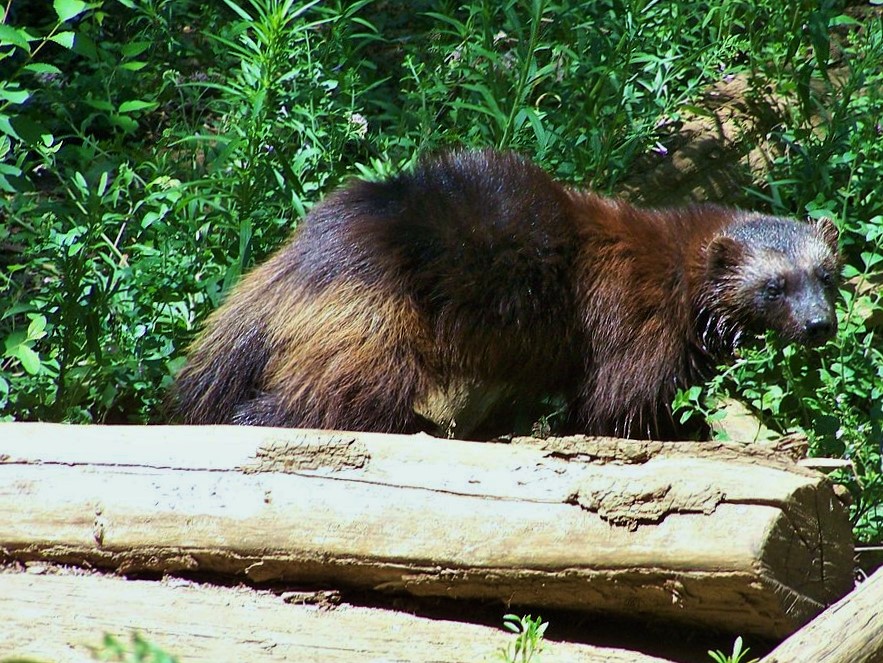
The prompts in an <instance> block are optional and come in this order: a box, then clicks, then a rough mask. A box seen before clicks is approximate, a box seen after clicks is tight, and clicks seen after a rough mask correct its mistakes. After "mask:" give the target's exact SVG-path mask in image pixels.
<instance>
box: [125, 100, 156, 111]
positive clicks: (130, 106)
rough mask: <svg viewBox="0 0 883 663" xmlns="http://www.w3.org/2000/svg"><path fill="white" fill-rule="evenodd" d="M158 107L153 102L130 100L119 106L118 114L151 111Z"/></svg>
mask: <svg viewBox="0 0 883 663" xmlns="http://www.w3.org/2000/svg"><path fill="white" fill-rule="evenodd" d="M157 106H159V104H158V103H156V102H155V101H141V100H140V99H132V100H131V101H124V102H123V103H121V104H120V108H119V112H120V113H133V112H135V111H141V110H153V109H154V108H156V107H157Z"/></svg>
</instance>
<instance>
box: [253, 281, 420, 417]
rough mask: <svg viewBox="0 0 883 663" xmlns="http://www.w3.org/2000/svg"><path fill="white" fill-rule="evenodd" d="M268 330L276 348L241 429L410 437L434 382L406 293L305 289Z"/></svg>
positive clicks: (351, 287) (349, 287)
mask: <svg viewBox="0 0 883 663" xmlns="http://www.w3.org/2000/svg"><path fill="white" fill-rule="evenodd" d="M293 296H294V298H295V301H289V302H287V305H286V306H285V307H284V308H283V307H279V308H277V310H276V313H275V315H274V316H273V317H272V319H271V321H270V324H269V325H268V334H269V345H270V347H271V348H272V354H271V358H270V361H269V362H268V364H267V368H266V372H265V375H264V379H263V381H262V382H263V384H262V393H260V394H257V395H256V396H255V398H253V399H251V400H249V401H247V402H245V403H242V404H241V406H240V407H239V408H238V410H237V413H236V419H237V421H238V422H240V423H258V424H261V425H275V426H300V427H307V428H326V429H338V430H372V431H382V432H399V433H412V432H416V431H418V430H422V429H425V427H426V420H425V419H423V418H422V417H421V416H420V415H419V414H417V413H416V412H415V411H414V403H415V400H416V399H417V398H418V397H419V395H420V394H421V393H423V392H424V391H425V389H426V383H427V381H428V380H429V369H428V368H427V366H428V363H427V356H428V352H429V348H430V344H429V333H428V326H427V324H426V321H425V320H424V319H423V317H422V316H421V314H420V312H419V311H418V309H417V307H416V306H415V304H414V303H413V301H412V300H411V299H410V298H409V297H408V296H407V295H404V294H401V293H396V292H390V291H389V290H387V289H384V288H381V287H379V286H377V285H373V286H371V285H366V284H341V283H332V284H331V285H329V286H326V287H325V288H323V289H322V290H320V291H319V292H315V291H306V290H303V291H301V292H298V293H296V294H294V295H293Z"/></svg>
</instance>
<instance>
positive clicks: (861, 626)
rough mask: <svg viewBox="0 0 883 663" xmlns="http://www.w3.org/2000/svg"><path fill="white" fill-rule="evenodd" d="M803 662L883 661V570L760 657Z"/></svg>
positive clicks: (769, 661)
mask: <svg viewBox="0 0 883 663" xmlns="http://www.w3.org/2000/svg"><path fill="white" fill-rule="evenodd" d="M806 661H812V662H813V663H879V662H880V661H883V569H879V570H878V571H877V572H876V573H875V574H874V575H873V576H871V577H870V578H868V579H867V580H865V581H864V582H863V583H861V584H860V585H859V586H858V587H857V588H856V589H855V591H853V592H851V593H850V594H847V595H846V596H845V597H843V598H842V599H840V601H838V602H837V603H836V604H835V605H833V606H831V607H830V608H828V609H827V610H825V611H824V612H823V613H822V614H820V615H819V616H818V617H816V618H815V619H814V620H813V621H812V622H810V623H809V624H808V625H807V626H804V627H803V628H802V629H800V630H799V631H798V632H797V633H795V634H794V635H792V636H791V637H790V638H788V639H787V640H785V641H784V642H783V643H781V644H780V645H779V646H778V647H776V648H775V649H774V650H773V651H772V652H770V654H769V655H768V656H766V657H765V658H763V659H762V663H805V662H806Z"/></svg>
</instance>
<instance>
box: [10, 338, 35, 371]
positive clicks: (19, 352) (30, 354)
mask: <svg viewBox="0 0 883 663" xmlns="http://www.w3.org/2000/svg"><path fill="white" fill-rule="evenodd" d="M12 354H13V356H15V357H17V358H18V360H19V361H20V362H21V365H22V366H23V367H24V369H25V370H26V371H27V372H28V373H30V374H31V375H36V374H37V373H39V372H40V366H41V363H40V355H38V354H37V353H36V352H34V351H33V350H31V349H30V348H29V347H28V346H26V345H19V346H16V347H15V348H14V349H13V351H12Z"/></svg>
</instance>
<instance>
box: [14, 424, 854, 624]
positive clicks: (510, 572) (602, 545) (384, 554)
mask: <svg viewBox="0 0 883 663" xmlns="http://www.w3.org/2000/svg"><path fill="white" fill-rule="evenodd" d="M0 513H3V514H4V518H2V519H0V559H3V558H5V559H7V560H22V561H27V560H40V559H43V560H49V561H54V562H62V563H69V564H78V565H94V566H96V567H103V568H109V569H115V570H119V571H121V572H124V573H128V574H135V573H140V572H159V573H187V572H195V571H200V572H211V573H221V574H231V575H234V576H244V577H246V578H248V579H249V580H251V581H253V582H258V583H260V582H264V581H281V582H290V583H311V584H324V585H328V586H337V587H357V588H374V589H383V590H388V591H396V592H402V593H410V594H412V595H415V596H447V597H452V598H480V599H485V600H486V599H496V600H499V601H502V602H505V603H506V604H510V605H522V606H534V607H537V608H541V609H545V608H567V609H575V610H587V611H602V612H605V613H609V614H620V615H625V616H629V617H636V616H642V615H652V616H654V617H655V618H657V619H674V620H679V621H684V622H688V623H690V624H703V625H709V626H712V627H717V628H723V629H726V630H730V631H733V632H738V633H742V634H749V633H756V634H761V635H765V636H771V637H783V636H785V635H787V634H789V633H791V632H792V631H794V630H795V629H796V628H798V627H799V626H801V625H802V624H804V623H805V622H807V621H808V620H809V619H811V618H812V617H813V616H814V615H815V614H817V613H818V612H820V611H821V610H822V609H823V608H824V607H825V606H826V605H828V604H830V603H832V602H834V601H836V600H837V599H839V598H840V597H841V596H842V595H843V594H844V593H845V592H847V591H848V590H849V589H850V588H851V586H852V557H853V552H852V551H853V548H852V540H851V534H850V527H849V522H848V519H847V516H846V512H845V509H844V508H843V506H842V505H841V504H840V502H839V500H838V499H837V497H836V496H835V495H834V492H833V490H832V487H831V484H830V482H829V481H828V480H827V479H826V478H825V477H823V476H821V475H819V474H817V473H815V472H812V471H810V470H807V469H804V468H801V467H799V466H797V465H796V464H795V463H794V462H793V461H792V460H791V459H790V458H788V457H786V456H783V455H781V454H776V453H775V452H773V451H771V450H770V449H768V448H764V447H761V446H757V445H748V446H740V445H732V444H728V445H724V444H719V443H660V442H635V441H625V440H613V439H606V438H594V439H593V438H582V437H575V438H558V439H550V440H546V441H543V442H540V441H536V440H522V441H520V442H519V443H515V444H490V443H471V442H460V441H452V440H439V439H433V438H429V437H427V436H410V437H409V436H397V435H378V434H357V433H342V432H329V431H302V430H284V429H254V428H245V427H98V426H96V427H73V426H70V427H68V426H60V425H45V424H6V425H0Z"/></svg>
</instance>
